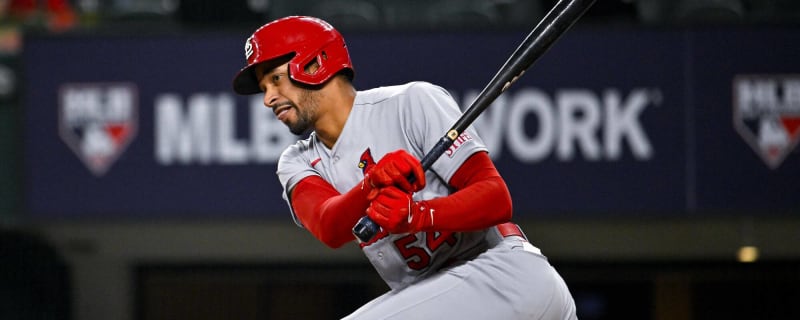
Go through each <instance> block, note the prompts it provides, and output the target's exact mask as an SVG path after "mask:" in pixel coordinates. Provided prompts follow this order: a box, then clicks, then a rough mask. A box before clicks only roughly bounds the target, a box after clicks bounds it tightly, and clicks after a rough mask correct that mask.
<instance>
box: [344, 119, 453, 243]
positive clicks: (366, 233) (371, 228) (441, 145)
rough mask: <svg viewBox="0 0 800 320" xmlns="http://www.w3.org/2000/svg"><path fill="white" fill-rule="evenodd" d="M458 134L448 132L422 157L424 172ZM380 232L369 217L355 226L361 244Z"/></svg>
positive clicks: (421, 162)
mask: <svg viewBox="0 0 800 320" xmlns="http://www.w3.org/2000/svg"><path fill="white" fill-rule="evenodd" d="M458 132H460V130H456V129H455V128H451V129H450V131H448V134H447V135H445V136H444V137H442V138H441V139H439V142H438V143H436V145H434V146H433V148H431V150H430V151H428V153H427V154H425V156H424V157H422V160H420V165H421V166H422V171H428V169H430V168H431V166H433V163H434V162H436V159H439V157H440V156H441V155H442V154H444V152H445V151H446V150H447V148H450V146H451V145H453V140H454V139H455V137H456V136H458ZM414 180H415V178H414V176H413V175H412V176H409V177H408V182H409V183H414ZM379 231H381V226H380V225H378V224H377V223H376V222H375V221H372V219H370V218H369V217H368V216H363V217H361V219H359V220H358V222H357V223H356V225H355V226H353V235H355V236H356V238H357V239H358V240H359V241H360V242H361V243H364V242H369V241H370V240H372V238H373V237H375V235H376V234H378V232H379Z"/></svg>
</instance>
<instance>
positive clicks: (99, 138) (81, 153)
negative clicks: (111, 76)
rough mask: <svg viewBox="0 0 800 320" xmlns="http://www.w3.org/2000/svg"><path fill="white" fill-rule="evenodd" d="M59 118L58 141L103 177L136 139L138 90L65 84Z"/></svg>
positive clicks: (128, 86)
mask: <svg viewBox="0 0 800 320" xmlns="http://www.w3.org/2000/svg"><path fill="white" fill-rule="evenodd" d="M58 115H59V117H58V119H59V134H60V136H61V139H62V140H64V142H65V143H66V144H67V145H68V146H69V147H70V149H72V151H73V152H74V153H75V154H76V155H77V156H78V158H80V159H81V161H82V162H83V163H84V164H85V165H86V167H87V168H88V169H89V170H90V171H91V172H92V173H93V174H94V175H95V176H102V175H104V174H105V173H106V172H108V169H109V168H110V167H111V165H112V164H113V163H114V162H115V161H116V160H117V158H118V157H119V156H120V155H121V154H122V153H123V152H124V151H125V149H126V148H127V147H128V144H129V143H130V142H131V141H132V140H133V138H134V137H135V136H136V130H137V127H138V89H137V87H136V86H135V85H134V84H130V83H70V84H65V85H63V86H61V89H60V92H59V105H58Z"/></svg>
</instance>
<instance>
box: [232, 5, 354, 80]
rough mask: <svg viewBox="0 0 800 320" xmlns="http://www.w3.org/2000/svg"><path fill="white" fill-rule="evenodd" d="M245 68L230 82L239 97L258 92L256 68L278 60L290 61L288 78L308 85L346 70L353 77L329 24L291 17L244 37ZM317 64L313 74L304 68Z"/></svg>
mask: <svg viewBox="0 0 800 320" xmlns="http://www.w3.org/2000/svg"><path fill="white" fill-rule="evenodd" d="M244 52H245V53H244V54H245V58H246V59H247V66H245V67H244V68H242V70H240V71H239V73H238V74H236V77H235V78H234V79H233V90H234V91H236V92H237V93H239V94H253V93H258V92H260V91H261V89H260V88H259V87H258V79H256V76H255V72H254V71H255V68H254V67H255V65H257V64H259V63H261V62H264V61H270V60H274V59H277V58H287V59H288V58H289V57H290V55H293V56H291V60H289V76H290V77H291V78H292V79H294V80H295V81H298V82H301V83H305V84H308V85H319V84H322V83H324V82H325V81H328V79H330V78H331V77H332V76H333V75H335V74H336V73H338V72H339V71H342V70H344V69H346V70H347V71H348V72H349V76H350V77H351V78H352V76H353V64H352V63H351V62H350V54H348V52H347V45H345V43H344V38H342V35H341V34H339V32H338V31H336V29H334V28H333V26H331V25H330V24H329V23H327V22H325V21H323V20H321V19H318V18H313V17H303V16H291V17H285V18H281V19H278V20H275V21H272V22H270V23H267V24H265V25H263V26H261V27H260V28H258V29H257V30H256V32H254V33H253V35H252V36H250V37H249V38H247V42H246V43H245V46H244ZM315 61H316V62H317V63H318V64H319V68H318V69H317V70H316V71H315V72H314V73H308V72H306V71H305V67H306V66H308V65H309V64H310V63H312V62H315Z"/></svg>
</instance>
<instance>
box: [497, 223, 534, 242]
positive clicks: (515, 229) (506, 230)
mask: <svg viewBox="0 0 800 320" xmlns="http://www.w3.org/2000/svg"><path fill="white" fill-rule="evenodd" d="M496 228H497V231H498V232H500V235H501V236H503V237H504V238H505V237H511V236H518V237H522V238H523V239H525V240H528V237H526V236H525V233H524V232H522V228H520V227H519V226H518V225H517V224H516V223H513V222H506V223H501V224H498V225H497V226H496Z"/></svg>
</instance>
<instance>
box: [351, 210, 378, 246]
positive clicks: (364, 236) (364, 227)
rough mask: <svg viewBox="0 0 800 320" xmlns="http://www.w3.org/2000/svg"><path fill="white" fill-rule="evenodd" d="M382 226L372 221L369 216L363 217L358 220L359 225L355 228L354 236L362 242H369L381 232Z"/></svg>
mask: <svg viewBox="0 0 800 320" xmlns="http://www.w3.org/2000/svg"><path fill="white" fill-rule="evenodd" d="M380 229H381V226H379V225H378V224H377V223H375V221H372V219H370V218H369V217H367V216H364V217H362V218H361V219H359V220H358V223H356V225H355V226H354V227H353V235H355V236H356V238H358V240H359V241H361V242H369V241H370V240H372V237H374V236H375V235H376V234H377V233H378V231H380Z"/></svg>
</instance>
